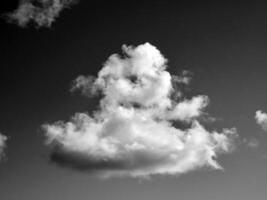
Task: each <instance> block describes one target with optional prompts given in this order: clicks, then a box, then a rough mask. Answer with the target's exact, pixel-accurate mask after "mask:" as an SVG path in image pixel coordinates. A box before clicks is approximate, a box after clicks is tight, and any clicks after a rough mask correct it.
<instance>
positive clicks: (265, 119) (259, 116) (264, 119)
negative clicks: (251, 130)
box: [255, 110, 267, 131]
mask: <svg viewBox="0 0 267 200" xmlns="http://www.w3.org/2000/svg"><path fill="white" fill-rule="evenodd" d="M255 119H256V122H257V124H259V125H260V126H261V127H262V129H263V130H265V131H267V114H266V113H264V112H262V111H261V110H258V111H256V114H255Z"/></svg>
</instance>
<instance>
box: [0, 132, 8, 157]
mask: <svg viewBox="0 0 267 200" xmlns="http://www.w3.org/2000/svg"><path fill="white" fill-rule="evenodd" d="M6 140H7V137H6V136H4V135H2V134H1V133H0V161H1V160H2V159H3V158H4V156H5V152H4V150H5V148H6Z"/></svg>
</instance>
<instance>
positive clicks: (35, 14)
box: [6, 0, 78, 27]
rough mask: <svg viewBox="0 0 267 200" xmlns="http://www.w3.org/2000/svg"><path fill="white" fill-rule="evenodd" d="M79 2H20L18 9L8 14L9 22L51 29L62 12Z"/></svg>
mask: <svg viewBox="0 0 267 200" xmlns="http://www.w3.org/2000/svg"><path fill="white" fill-rule="evenodd" d="M77 2H78V0H20V2H19V5H18V8H17V9H16V10H15V11H13V12H12V13H8V14H7V15H6V16H7V20H8V22H10V23H16V24H18V25H19V26H21V27H26V26H27V25H28V24H29V23H30V22H33V23H34V24H35V25H36V27H51V25H52V23H53V22H54V21H55V19H56V18H57V17H58V16H59V14H60V12H61V11H62V10H63V9H65V8H68V7H70V6H71V5H72V4H74V3H77Z"/></svg>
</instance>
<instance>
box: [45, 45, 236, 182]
mask: <svg viewBox="0 0 267 200" xmlns="http://www.w3.org/2000/svg"><path fill="white" fill-rule="evenodd" d="M123 55H124V56H122V57H121V56H119V55H117V54H114V55H111V56H110V57H109V59H108V60H107V62H106V63H105V64H104V66H103V68H102V69H101V70H100V71H99V73H98V76H97V77H95V78H94V77H92V76H80V77H78V78H77V79H76V80H75V81H74V85H73V88H72V90H76V89H80V90H81V91H82V93H83V94H85V95H87V96H91V95H96V94H98V93H102V95H103V98H102V99H101V101H100V108H99V110H97V111H95V112H94V113H93V114H92V115H89V114H87V113H76V114H75V115H74V116H73V117H72V119H71V120H70V121H69V122H66V123H65V122H62V121H59V122H56V123H54V124H46V125H44V126H43V127H44V129H45V135H46V137H47V141H46V144H47V145H49V146H50V147H51V150H52V153H51V160H52V161H53V162H56V163H57V164H59V165H61V166H65V167H70V168H74V169H78V170H84V171H88V172H93V173H96V174H98V175H100V176H103V177H112V176H132V177H147V176H149V175H153V174H180V173H185V172H188V171H190V170H194V169H198V168H200V167H204V166H208V167H211V168H215V169H220V168H221V166H220V165H219V164H218V163H217V161H216V158H217V155H218V154H220V153H227V152H229V151H231V150H232V147H233V139H234V138H235V136H236V130H235V129H224V130H222V132H221V133H219V132H217V131H211V132H210V131H208V130H206V129H205V128H204V126H203V125H201V122H200V121H201V120H199V119H200V118H201V117H202V116H203V109H204V108H205V107H206V106H207V105H208V102H209V101H208V97H207V96H205V95H199V96H195V97H192V98H191V99H186V98H185V97H184V95H183V94H182V93H181V90H178V89H177V88H179V87H176V89H174V86H173V84H172V83H173V81H175V82H176V84H188V83H189V77H187V73H183V74H182V75H181V76H183V77H181V76H177V77H175V76H171V75H170V73H169V72H168V71H166V67H167V66H166V63H167V60H166V59H165V58H164V57H163V55H162V54H161V53H160V51H159V50H157V49H156V48H155V47H154V46H152V45H150V44H149V43H146V44H143V45H139V46H137V47H136V48H135V47H132V46H125V45H124V46H123ZM175 93H178V94H179V95H174V94H175ZM172 97H175V98H172ZM180 125H185V126H180ZM179 127H180V128H179ZM181 127H186V128H181Z"/></svg>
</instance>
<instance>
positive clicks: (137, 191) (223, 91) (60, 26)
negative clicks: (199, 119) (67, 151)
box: [0, 0, 267, 200]
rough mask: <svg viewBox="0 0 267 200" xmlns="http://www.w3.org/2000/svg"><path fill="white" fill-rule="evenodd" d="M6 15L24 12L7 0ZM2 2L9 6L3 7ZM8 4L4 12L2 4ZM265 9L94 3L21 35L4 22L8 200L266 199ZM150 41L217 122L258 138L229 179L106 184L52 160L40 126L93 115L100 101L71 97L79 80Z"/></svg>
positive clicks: (204, 176) (3, 184)
mask: <svg viewBox="0 0 267 200" xmlns="http://www.w3.org/2000/svg"><path fill="white" fill-rule="evenodd" d="M4 2H6V3H7V2H8V3H9V5H7V4H6V5H5V6H1V13H6V12H8V11H11V10H13V9H15V8H16V6H17V2H16V1H13V2H12V1H10V0H5V1H4ZM1 3H2V2H1ZM3 5H4V4H3ZM266 11H267V2H264V1H262V2H259V1H258V2H255V1H250V3H249V2H242V3H233V2H231V1H222V2H219V1H199V2H194V1H177V2H175V3H174V1H172V2H171V1H166V0H165V1H163V0H162V1H160V0H154V1H151V2H149V1H146V3H144V2H142V3H141V1H139V2H138V1H120V2H119V1H116V2H111V1H110V2H105V1H101V0H99V1H93V2H89V1H86V0H81V1H80V3H79V4H77V5H74V6H73V7H72V8H71V9H67V10H64V11H63V12H62V13H61V15H60V17H59V18H57V20H56V22H55V23H54V24H53V26H52V27H51V28H50V29H48V28H39V29H35V28H33V27H28V28H20V27H18V26H16V25H14V24H7V23H6V22H5V21H4V20H3V19H2V20H1V21H0V26H1V33H2V36H1V37H0V44H1V48H0V56H1V59H0V62H1V63H0V92H1V100H0V132H1V133H3V134H5V135H7V136H8V137H9V140H8V148H7V152H6V153H7V156H8V160H7V161H6V162H4V163H2V164H1V165H0V199H3V200H36V199H38V200H47V199H58V200H61V199H62V200H63V199H64V200H73V199H77V200H86V199H94V200H97V199H99V200H105V199H109V200H118V199H127V200H136V199H140V200H141V199H145V200H163V199H165V200H177V199H179V200H180V199H181V200H194V199H197V200H225V199H229V200H230V199H234V200H250V199H255V200H264V199H265V198H266V196H267V191H266V185H267V147H266V144H267V135H266V134H267V133H266V132H263V131H262V130H261V129H260V127H259V126H258V125H257V124H256V123H255V120H254V116H255V111H256V110H258V109H261V110H265V111H267V103H266V102H267V93H266V91H267V79H266V75H267V56H266V55H267V12H266ZM144 42H150V43H151V44H153V45H155V46H156V47H157V48H158V49H160V50H161V52H162V53H163V54H164V55H165V57H167V58H168V60H169V68H168V70H169V71H170V72H171V73H172V74H178V73H180V72H181V71H182V70H189V71H191V72H193V74H194V76H193V81H192V84H191V86H190V88H191V90H190V91H188V96H189V97H190V96H192V95H195V94H205V95H208V96H209V98H210V100H211V103H210V105H209V107H208V109H207V112H208V113H210V114H211V115H212V116H213V117H216V118H218V119H219V120H218V121H216V122H215V123H213V124H212V125H211V124H208V125H207V126H210V127H211V128H212V129H215V128H216V129H220V128H223V127H229V128H230V127H236V128H237V129H238V132H239V135H240V140H242V139H243V138H247V139H251V138H255V139H257V140H259V142H260V145H259V147H257V148H255V149H251V148H249V147H247V146H246V145H239V146H238V147H237V149H236V151H235V152H234V153H233V154H229V155H225V156H222V157H220V158H219V162H220V163H221V164H222V166H223V167H224V170H223V171H216V170H207V169H201V170H198V171H194V172H190V173H187V174H183V175H181V176H179V177H170V176H166V177H165V176H154V177H152V179H151V180H149V181H142V182H140V181H139V180H138V179H130V178H122V179H117V178H114V179H110V180H105V181H103V180H99V179H97V178H95V177H92V176H90V175H89V174H86V173H82V172H76V171H72V170H68V169H62V168H60V167H57V166H55V165H53V164H51V163H49V162H48V159H47V158H48V149H47V147H45V145H44V136H43V134H42V131H41V128H40V127H41V125H42V124H44V123H46V122H49V123H52V122H55V121H57V120H68V119H69V117H71V116H72V115H73V114H74V113H75V112H82V111H89V112H90V111H92V110H94V109H95V105H97V103H98V102H97V101H96V99H91V100H90V99H89V100H88V99H86V98H84V97H81V96H80V95H77V94H76V93H74V94H71V93H70V92H69V89H70V84H71V81H72V80H73V79H75V78H76V77H77V76H78V75H80V74H91V75H96V74H97V72H98V71H99V70H100V69H101V67H102V64H103V62H104V61H105V60H106V59H107V58H108V56H109V55H111V54H113V53H120V52H121V46H122V44H128V45H139V44H142V43H144Z"/></svg>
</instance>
